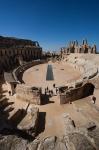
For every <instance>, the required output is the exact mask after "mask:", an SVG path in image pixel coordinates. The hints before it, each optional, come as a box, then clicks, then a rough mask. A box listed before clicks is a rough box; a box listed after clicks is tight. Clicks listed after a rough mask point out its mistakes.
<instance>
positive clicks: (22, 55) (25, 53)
mask: <svg viewBox="0 0 99 150" xmlns="http://www.w3.org/2000/svg"><path fill="white" fill-rule="evenodd" d="M41 57H42V48H41V47H40V46H39V43H38V42H37V41H31V40H25V39H17V38H12V37H3V36H0V73H2V72H3V71H8V70H10V69H12V68H13V66H14V67H15V66H18V65H19V64H21V63H22V61H31V60H35V59H41Z"/></svg>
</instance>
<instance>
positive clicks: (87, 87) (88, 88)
mask: <svg viewBox="0 0 99 150" xmlns="http://www.w3.org/2000/svg"><path fill="white" fill-rule="evenodd" d="M94 88H95V87H94V85H93V84H92V83H86V84H84V85H83V86H81V87H79V88H72V89H68V90H67V91H66V92H64V93H60V104H65V103H69V102H73V101H75V100H78V99H81V98H84V97H87V96H90V95H93V92H94Z"/></svg>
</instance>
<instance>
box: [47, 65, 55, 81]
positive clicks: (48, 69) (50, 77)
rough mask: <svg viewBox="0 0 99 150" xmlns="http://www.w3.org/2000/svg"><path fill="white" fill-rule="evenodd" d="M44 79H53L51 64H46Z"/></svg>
mask: <svg viewBox="0 0 99 150" xmlns="http://www.w3.org/2000/svg"><path fill="white" fill-rule="evenodd" d="M46 80H54V75H53V68H52V65H48V66H47V73H46Z"/></svg>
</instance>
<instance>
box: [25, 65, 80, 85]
mask: <svg viewBox="0 0 99 150" xmlns="http://www.w3.org/2000/svg"><path fill="white" fill-rule="evenodd" d="M49 64H51V65H52V68H53V76H54V80H50V81H48V80H47V81H46V73H47V66H48V64H40V65H37V66H34V67H32V68H29V69H28V70H26V71H25V72H24V74H23V81H24V82H25V84H27V85H31V86H37V87H42V88H46V87H47V86H48V87H50V88H52V87H53V84H54V83H55V84H56V86H62V85H65V84H66V83H67V82H70V81H74V80H76V79H79V77H80V75H81V74H80V72H79V71H78V70H77V69H74V68H73V67H72V66H70V65H69V64H66V63H65V64H63V63H61V62H60V63H52V62H49Z"/></svg>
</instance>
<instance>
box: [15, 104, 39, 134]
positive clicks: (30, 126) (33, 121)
mask: <svg viewBox="0 0 99 150" xmlns="http://www.w3.org/2000/svg"><path fill="white" fill-rule="evenodd" d="M28 109H29V108H28ZM38 114H39V109H38V108H37V107H31V109H29V110H27V114H26V116H25V117H24V119H23V120H22V121H21V122H20V123H19V124H18V126H17V128H18V129H20V130H24V131H26V132H27V133H28V134H30V135H32V136H35V134H36V129H37V125H38Z"/></svg>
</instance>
